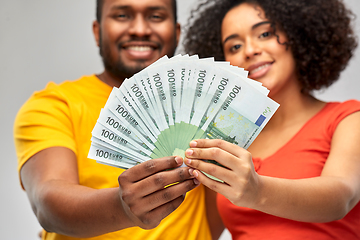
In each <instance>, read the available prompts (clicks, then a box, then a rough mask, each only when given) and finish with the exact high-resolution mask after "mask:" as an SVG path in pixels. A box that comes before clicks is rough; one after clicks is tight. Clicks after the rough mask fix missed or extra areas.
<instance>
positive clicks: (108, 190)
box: [14, 0, 360, 239]
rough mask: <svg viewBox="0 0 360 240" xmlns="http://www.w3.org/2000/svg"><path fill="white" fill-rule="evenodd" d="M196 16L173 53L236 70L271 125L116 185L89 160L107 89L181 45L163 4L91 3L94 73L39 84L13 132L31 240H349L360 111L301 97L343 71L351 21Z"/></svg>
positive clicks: (203, 143) (200, 144) (258, 6)
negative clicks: (254, 88)
mask: <svg viewBox="0 0 360 240" xmlns="http://www.w3.org/2000/svg"><path fill="white" fill-rule="evenodd" d="M196 9H197V10H196V11H195V10H194V11H193V16H195V19H190V23H191V24H190V27H189V29H188V30H187V32H186V37H185V42H184V46H185V51H186V53H188V54H199V56H200V57H209V56H214V57H215V59H216V60H226V61H229V62H230V63H231V64H232V65H235V66H239V67H242V68H245V69H246V70H247V71H249V78H252V79H255V80H257V81H260V82H261V83H262V84H263V85H264V86H265V87H267V88H268V89H269V90H270V94H269V97H270V98H272V99H273V100H275V101H276V102H278V103H280V108H279V109H278V111H277V113H276V114H275V115H274V116H273V118H272V119H271V121H270V122H269V123H268V124H267V126H266V127H265V128H264V130H263V131H262V132H261V134H260V135H259V136H258V137H257V139H256V140H255V141H254V142H253V144H252V145H251V146H250V147H249V148H248V149H247V150H245V149H242V148H240V147H238V146H236V145H233V144H230V143H227V142H225V141H222V140H195V141H192V142H190V143H189V149H188V150H187V151H186V157H185V158H184V159H182V158H180V157H176V156H169V157H165V158H162V159H153V160H150V161H148V162H145V163H143V164H140V165H137V166H135V167H133V168H131V169H129V170H126V171H124V170H122V169H117V168H114V167H110V166H105V165H102V164H97V163H96V162H95V161H93V160H89V159H88V158H87V154H88V150H89V147H90V139H91V130H92V128H93V127H94V125H95V122H96V120H97V118H98V116H99V113H100V109H101V108H102V107H103V106H104V105H105V102H106V101H107V98H108V96H109V94H110V92H111V90H112V87H114V86H116V87H119V86H120V85H121V84H122V82H123V81H124V79H125V78H129V77H131V76H132V75H133V74H135V73H136V72H138V71H140V70H141V69H143V68H145V67H146V66H148V65H150V64H151V63H153V62H154V61H156V60H157V59H159V58H160V57H162V56H164V55H168V56H172V55H173V54H174V52H175V49H176V46H177V44H178V41H179V37H180V25H179V24H178V23H177V16H176V1H175V0H138V1H130V0H97V14H96V20H95V21H94V22H93V32H94V37H95V40H96V42H97V45H98V46H99V49H100V55H101V57H102V59H103V64H104V72H102V73H101V74H97V75H95V74H94V75H90V76H83V77H81V78H80V79H78V80H75V81H67V82H64V83H62V84H59V85H57V84H54V83H49V84H48V85H47V86H46V88H45V89H44V90H42V91H39V92H36V93H34V94H33V96H31V98H30V99H29V100H28V101H27V102H26V103H25V104H24V106H23V107H22V108H21V109H20V111H19V113H18V115H17V118H16V121H15V131H14V137H15V145H16V151H17V156H18V162H19V174H20V179H21V185H22V187H23V188H24V189H25V191H26V192H27V195H28V198H29V200H30V203H31V205H32V208H33V210H34V213H35V214H36V216H37V218H38V220H39V222H40V224H41V225H42V226H43V228H44V231H43V234H42V237H43V239H218V238H219V236H220V235H221V233H222V231H223V229H224V227H226V228H228V229H229V231H230V233H231V234H232V237H233V238H234V239H309V238H310V239H360V232H359V231H358V227H359V226H360V217H359V216H360V205H359V204H358V202H359V199H360V148H358V146H357V144H358V142H360V130H359V129H360V128H359V125H360V124H359V123H360V102H359V101H355V100H351V101H346V102H343V103H338V102H329V103H325V102H322V101H319V100H317V99H315V98H314V97H313V96H312V91H313V90H317V89H320V88H323V87H328V86H330V85H331V84H332V83H333V82H334V81H336V80H337V79H338V77H339V74H340V72H341V71H342V70H343V69H344V68H345V67H346V65H347V63H348V61H349V59H350V58H351V57H352V53H353V52H354V49H355V48H356V45H357V43H356V40H355V36H354V33H353V31H352V29H351V17H352V15H351V12H350V11H348V10H347V9H346V8H345V7H344V5H343V3H342V2H341V1H340V0H312V1H303V2H299V1H297V0H290V1H289V0H284V1H282V0H244V1H241V0H238V1H234V0H209V1H208V2H207V3H203V4H200V5H199V7H198V8H196ZM343 139H346V140H347V141H344V140H343ZM199 159H210V160H216V161H218V162H219V163H221V164H222V165H224V166H225V167H226V168H223V167H219V166H215V165H213V164H210V163H205V162H203V161H200V160H199ZM183 162H184V163H185V164H186V165H187V166H188V167H183V168H177V167H178V166H180V165H182V164H183ZM169 169H171V170H169ZM164 170H167V171H164ZM202 171H203V172H206V173H209V174H211V175H213V176H215V177H217V178H220V179H222V180H224V181H225V183H220V182H216V181H213V180H211V179H209V178H207V177H206V176H205V175H203V174H202ZM174 182H179V184H176V185H172V186H170V187H167V188H164V187H165V186H168V185H169V184H171V183H174Z"/></svg>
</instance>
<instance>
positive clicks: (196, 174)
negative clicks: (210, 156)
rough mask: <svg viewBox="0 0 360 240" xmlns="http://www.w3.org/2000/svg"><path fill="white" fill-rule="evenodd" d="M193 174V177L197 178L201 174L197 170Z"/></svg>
mask: <svg viewBox="0 0 360 240" xmlns="http://www.w3.org/2000/svg"><path fill="white" fill-rule="evenodd" d="M192 174H193V176H194V177H196V178H197V177H198V176H199V173H198V171H196V170H194V171H193V173H192Z"/></svg>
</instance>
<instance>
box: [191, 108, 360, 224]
mask: <svg viewBox="0 0 360 240" xmlns="http://www.w3.org/2000/svg"><path fill="white" fill-rule="evenodd" d="M359 123H360V112H356V113H353V114H351V115H349V116H347V117H346V118H344V119H343V120H342V121H341V122H340V124H339V125H338V127H337V129H336V131H335V133H334V136H333V139H332V144H331V151H330V154H329V157H328V159H327V161H326V164H325V166H324V169H323V171H322V174H321V176H319V177H315V178H307V179H299V180H289V179H280V178H273V177H266V176H261V175H258V174H257V173H256V172H255V170H254V166H253V164H252V158H251V154H250V153H249V152H248V151H246V150H245V149H242V148H240V147H238V146H236V145H234V144H231V143H228V142H225V141H222V140H196V141H195V142H192V143H191V144H190V147H192V148H191V149H189V150H187V151H186V157H187V158H186V159H185V163H186V164H187V165H188V166H190V167H193V168H195V169H197V170H201V171H204V172H206V173H208V174H210V175H213V176H215V177H217V178H219V179H222V180H224V181H225V182H226V184H224V183H220V182H217V181H214V180H211V179H210V178H208V177H206V176H205V175H204V174H202V173H201V172H200V171H197V170H195V171H193V174H194V176H195V177H196V178H197V179H198V180H199V181H200V182H201V183H203V184H204V185H206V186H207V187H209V188H210V189H212V190H214V191H216V192H218V193H220V194H222V195H224V196H225V197H226V198H228V199H229V200H230V201H231V202H232V203H233V204H235V205H238V206H243V207H249V208H252V209H256V210H259V211H262V212H266V213H269V214H272V215H275V216H279V217H283V218H288V219H293V220H297V221H305V222H328V221H334V220H338V219H341V218H343V217H344V216H345V215H346V214H347V213H348V212H349V211H350V210H351V209H352V208H353V207H354V206H355V205H356V204H357V203H358V202H359V199H360V147H359V143H360V127H359ZM199 159H212V160H216V161H217V162H219V163H220V164H222V165H224V166H225V167H227V168H228V169H226V168H223V167H219V166H216V165H215V164H211V163H206V162H204V161H201V160H199Z"/></svg>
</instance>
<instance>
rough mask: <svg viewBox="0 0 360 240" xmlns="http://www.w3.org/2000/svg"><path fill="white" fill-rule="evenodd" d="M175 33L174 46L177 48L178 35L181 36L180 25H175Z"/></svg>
mask: <svg viewBox="0 0 360 240" xmlns="http://www.w3.org/2000/svg"><path fill="white" fill-rule="evenodd" d="M175 33H176V46H177V45H178V44H179V40H180V34H181V25H180V23H176V29H175Z"/></svg>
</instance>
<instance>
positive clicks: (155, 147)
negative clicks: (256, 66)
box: [88, 55, 279, 169]
mask: <svg viewBox="0 0 360 240" xmlns="http://www.w3.org/2000/svg"><path fill="white" fill-rule="evenodd" d="M246 75H247V72H245V71H244V70H243V69H240V68H237V67H234V66H231V65H230V64H229V63H226V62H216V61H214V60H213V59H212V58H208V59H199V58H198V57H197V56H196V55H195V56H188V55H185V56H181V55H177V56H175V57H173V58H170V59H169V58H167V57H163V58H161V59H160V60H158V61H157V62H155V63H154V64H152V65H150V66H149V67H147V68H145V69H143V70H142V71H140V72H139V73H137V74H135V75H134V76H133V77H131V78H129V79H126V80H125V82H124V83H123V84H122V85H121V86H120V88H114V89H113V91H112V93H111V94H110V96H109V98H108V101H107V103H106V105H105V107H104V109H103V110H102V111H101V114H100V116H99V119H98V121H97V123H96V125H95V127H94V130H93V132H92V134H93V138H92V144H91V148H90V151H89V156H88V157H89V158H91V159H95V160H97V161H98V162H100V163H104V164H109V165H112V166H118V167H122V168H126V169H127V168H129V167H131V166H134V165H136V164H139V163H141V162H144V161H147V160H149V159H153V158H159V157H163V156H169V155H179V156H182V157H184V153H185V150H186V149H187V148H188V146H189V142H190V141H191V140H193V139H198V138H209V139H212V138H217V139H223V140H226V141H229V142H231V143H234V144H237V145H239V146H241V147H243V148H247V147H248V146H249V145H250V144H251V143H252V142H253V141H254V139H255V138H256V136H257V135H258V134H259V133H260V132H261V130H262V129H263V128H264V126H265V125H266V123H267V122H268V121H269V119H270V118H271V117H272V115H273V114H274V112H275V111H276V109H277V108H278V106H279V105H278V104H277V103H275V102H274V101H273V100H271V99H270V98H268V97H267V93H268V90H267V89H266V88H264V87H263V86H261V83H259V82H256V81H254V80H251V79H248V78H246ZM115 126H116V127H115ZM116 154H118V155H116Z"/></svg>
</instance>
